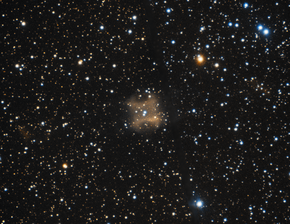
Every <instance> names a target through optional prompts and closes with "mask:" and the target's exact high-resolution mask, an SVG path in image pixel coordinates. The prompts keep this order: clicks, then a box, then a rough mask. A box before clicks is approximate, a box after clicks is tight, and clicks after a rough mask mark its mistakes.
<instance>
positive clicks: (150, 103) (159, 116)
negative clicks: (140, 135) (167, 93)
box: [126, 93, 166, 132]
mask: <svg viewBox="0 0 290 224" xmlns="http://www.w3.org/2000/svg"><path fill="white" fill-rule="evenodd" d="M126 104H127V106H128V110H129V113H130V117H129V122H128V125H129V127H130V128H132V129H133V130H134V131H137V132H148V131H153V130H156V129H158V128H160V127H161V126H162V125H163V124H164V123H165V120H166V119H165V114H164V113H163V112H162V107H161V105H160V100H159V98H158V97H157V96H156V95H155V94H151V93H146V94H138V95H135V96H132V97H130V99H129V100H127V101H126Z"/></svg>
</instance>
